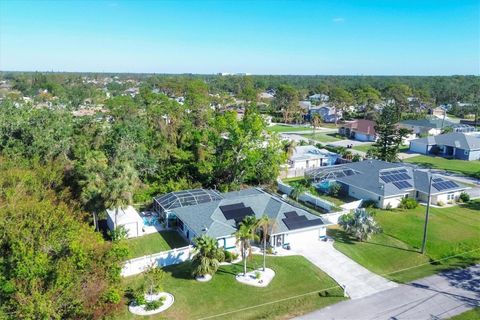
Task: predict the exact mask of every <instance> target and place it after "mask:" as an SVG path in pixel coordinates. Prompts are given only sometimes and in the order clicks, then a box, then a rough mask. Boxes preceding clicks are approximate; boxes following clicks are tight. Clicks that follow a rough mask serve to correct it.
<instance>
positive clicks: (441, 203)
mask: <svg viewBox="0 0 480 320" xmlns="http://www.w3.org/2000/svg"><path fill="white" fill-rule="evenodd" d="M444 205H445V203H444V202H443V201H442V200H439V201H437V206H439V207H443V206H444Z"/></svg>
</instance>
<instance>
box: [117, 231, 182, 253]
mask: <svg viewBox="0 0 480 320" xmlns="http://www.w3.org/2000/svg"><path fill="white" fill-rule="evenodd" d="M126 243H127V246H128V249H129V258H137V257H141V256H145V255H148V254H153V253H157V252H161V251H167V250H170V249H173V248H180V247H184V246H186V245H188V243H187V241H185V239H183V238H182V237H181V236H180V235H179V234H178V232H176V231H161V232H157V233H152V234H148V235H145V236H142V237H138V238H133V239H128V240H126Z"/></svg>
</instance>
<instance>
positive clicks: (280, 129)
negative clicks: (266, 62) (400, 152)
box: [267, 124, 312, 132]
mask: <svg viewBox="0 0 480 320" xmlns="http://www.w3.org/2000/svg"><path fill="white" fill-rule="evenodd" d="M310 130H312V129H311V128H308V127H304V126H301V127H300V126H286V125H281V124H276V125H273V126H271V127H267V131H270V132H295V131H310Z"/></svg>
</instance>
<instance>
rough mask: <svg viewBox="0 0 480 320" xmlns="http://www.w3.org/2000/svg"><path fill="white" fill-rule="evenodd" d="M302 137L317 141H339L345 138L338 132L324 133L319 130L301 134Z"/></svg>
mask: <svg viewBox="0 0 480 320" xmlns="http://www.w3.org/2000/svg"><path fill="white" fill-rule="evenodd" d="M302 136H303V137H305V138H309V139H312V140H315V141H319V142H335V141H340V140H345V139H346V138H345V137H343V136H341V135H339V134H338V133H334V132H332V133H324V132H319V133H315V134H313V133H309V134H302Z"/></svg>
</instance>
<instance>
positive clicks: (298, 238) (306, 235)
mask: <svg viewBox="0 0 480 320" xmlns="http://www.w3.org/2000/svg"><path fill="white" fill-rule="evenodd" d="M319 236H320V231H319V230H318V229H315V230H307V231H302V232H295V233H289V234H288V239H287V241H288V243H289V244H290V247H292V248H293V249H295V247H296V246H302V245H305V244H308V243H313V242H315V241H318V238H319ZM287 241H286V242H287Z"/></svg>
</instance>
